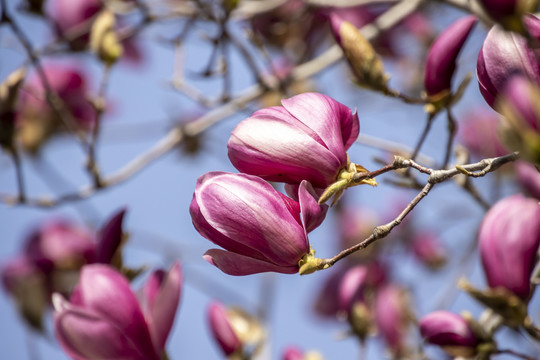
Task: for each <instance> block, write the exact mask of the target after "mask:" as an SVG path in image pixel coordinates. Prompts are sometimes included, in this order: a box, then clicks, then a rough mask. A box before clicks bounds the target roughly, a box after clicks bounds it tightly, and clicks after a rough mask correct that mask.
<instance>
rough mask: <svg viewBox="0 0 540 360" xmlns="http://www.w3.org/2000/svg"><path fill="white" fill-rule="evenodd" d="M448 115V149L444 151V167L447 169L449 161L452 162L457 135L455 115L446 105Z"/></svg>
mask: <svg viewBox="0 0 540 360" xmlns="http://www.w3.org/2000/svg"><path fill="white" fill-rule="evenodd" d="M446 117H447V119H448V120H447V121H448V139H447V141H446V151H445V153H444V160H443V165H442V168H443V169H446V167H447V166H448V163H449V162H450V155H451V154H452V149H453V145H454V138H455V137H456V130H457V126H456V120H455V119H454V116H453V115H452V111H451V109H450V107H449V106H447V107H446Z"/></svg>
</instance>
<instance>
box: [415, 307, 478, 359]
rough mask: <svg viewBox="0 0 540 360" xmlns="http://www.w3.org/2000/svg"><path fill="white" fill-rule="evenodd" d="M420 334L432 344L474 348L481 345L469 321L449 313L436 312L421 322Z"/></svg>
mask: <svg viewBox="0 0 540 360" xmlns="http://www.w3.org/2000/svg"><path fill="white" fill-rule="evenodd" d="M420 334H422V337H423V338H425V339H426V341H427V342H428V343H430V344H434V345H439V346H442V347H454V346H459V347H465V348H471V350H473V351H474V348H475V347H476V346H477V345H478V344H479V342H480V341H479V339H478V338H477V337H476V336H475V334H474V332H473V331H472V329H471V327H470V326H469V324H468V323H467V321H466V320H465V319H464V318H463V317H461V316H459V315H456V314H454V313H452V312H449V311H443V310H441V311H435V312H432V313H430V314H428V315H426V316H424V317H423V318H422V319H421V320H420Z"/></svg>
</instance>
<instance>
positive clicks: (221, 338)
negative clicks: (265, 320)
mask: <svg viewBox="0 0 540 360" xmlns="http://www.w3.org/2000/svg"><path fill="white" fill-rule="evenodd" d="M207 318H208V323H209V325H210V330H211V331H212V335H213V336H214V339H215V340H216V342H217V343H218V344H219V346H220V348H221V350H222V351H223V353H224V354H225V356H227V357H228V358H231V359H233V358H237V357H238V358H241V357H242V356H243V353H244V351H245V350H246V348H257V346H258V344H259V343H260V342H261V341H262V340H263V339H264V329H263V327H262V326H261V324H260V322H259V321H258V320H257V319H256V318H254V317H252V316H251V315H249V314H247V313H245V312H244V311H242V310H240V309H238V308H234V307H232V308H226V307H225V306H223V304H221V303H220V302H217V301H214V302H212V303H210V305H209V306H208V309H207ZM252 350H255V349H252Z"/></svg>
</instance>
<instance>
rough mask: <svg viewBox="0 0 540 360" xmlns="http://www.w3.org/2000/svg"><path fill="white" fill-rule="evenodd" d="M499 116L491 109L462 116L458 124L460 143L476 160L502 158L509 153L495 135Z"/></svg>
mask: <svg viewBox="0 0 540 360" xmlns="http://www.w3.org/2000/svg"><path fill="white" fill-rule="evenodd" d="M499 125H500V124H499V115H498V114H497V113H496V112H495V111H493V110H491V109H489V108H488V109H473V110H471V111H469V112H468V113H466V114H465V115H463V117H462V121H461V122H460V124H459V130H458V138H459V140H460V142H461V143H462V144H463V145H464V146H465V147H466V148H467V150H469V152H470V153H471V155H472V156H474V157H476V158H485V157H488V158H491V157H497V156H503V155H506V154H508V153H509V152H510V151H509V150H508V149H506V147H505V146H504V145H503V144H502V143H501V141H500V140H499V137H498V134H497V128H498V126H499Z"/></svg>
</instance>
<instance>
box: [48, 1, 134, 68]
mask: <svg viewBox="0 0 540 360" xmlns="http://www.w3.org/2000/svg"><path fill="white" fill-rule="evenodd" d="M132 2H133V1H132V0H116V1H109V6H110V8H115V9H117V10H120V11H125V10H126V9H129V8H131V5H130V4H129V3H132ZM103 9H105V6H104V2H103V1H102V0H49V1H48V6H47V15H48V16H49V18H50V19H51V20H52V22H53V25H54V28H55V31H56V34H57V36H58V37H60V38H62V39H64V40H66V41H67V42H68V44H69V46H70V47H71V49H72V50H74V51H81V50H84V49H86V48H87V46H88V45H89V41H90V32H91V30H92V28H93V26H94V22H95V20H96V19H97V18H98V16H99V13H100V12H101V11H102V10H103ZM121 20H122V19H118V22H119V23H121V22H122V21H121ZM122 45H123V47H124V49H125V52H124V55H125V56H123V57H122V59H126V60H127V61H128V62H129V63H132V64H140V63H141V62H142V60H143V55H142V52H141V50H140V49H139V44H138V43H137V41H136V39H134V38H133V37H128V38H126V39H124V40H123V41H122Z"/></svg>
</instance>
